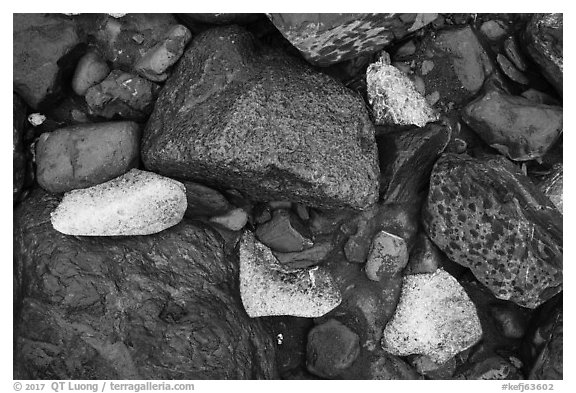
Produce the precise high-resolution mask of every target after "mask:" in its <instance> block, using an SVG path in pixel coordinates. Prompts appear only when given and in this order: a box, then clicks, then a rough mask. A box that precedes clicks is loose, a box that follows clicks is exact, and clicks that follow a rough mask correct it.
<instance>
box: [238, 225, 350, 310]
mask: <svg viewBox="0 0 576 393" xmlns="http://www.w3.org/2000/svg"><path fill="white" fill-rule="evenodd" d="M240 296H241V298H242V304H244V308H245V309H246V312H247V313H248V315H249V316H250V317H252V318H254V317H263V316H272V315H292V316H296V317H307V318H317V317H320V316H322V315H324V314H326V313H328V312H329V311H331V310H332V309H333V308H335V307H336V306H338V305H339V304H340V302H341V296H340V292H339V291H338V288H337V287H336V284H335V283H334V281H333V279H332V277H331V276H330V274H329V273H328V272H327V271H326V270H324V269H323V268H322V267H316V268H311V269H290V268H287V267H286V266H283V265H281V264H280V263H279V262H278V260H277V259H276V258H275V257H274V255H273V254H272V251H271V250H270V249H269V248H268V247H266V246H265V245H263V244H262V243H260V242H259V241H257V240H256V238H255V237H254V235H253V234H252V232H250V231H245V232H244V235H243V236H242V239H241V240H240Z"/></svg>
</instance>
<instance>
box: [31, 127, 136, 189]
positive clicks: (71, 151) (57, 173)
mask: <svg viewBox="0 0 576 393" xmlns="http://www.w3.org/2000/svg"><path fill="white" fill-rule="evenodd" d="M139 158H140V128H139V126H138V124H136V123H134V122H129V121H127V122H107V123H94V124H85V125H76V126H71V127H66V128H61V129H59V130H56V131H53V132H50V133H44V134H42V135H40V138H39V139H38V142H37V144H36V165H37V168H36V178H37V180H38V184H40V186H41V187H42V188H44V189H45V190H47V191H50V192H53V193H60V192H66V191H70V190H74V189H77V188H86V187H91V186H94V185H97V184H100V183H104V182H106V181H108V180H111V179H113V178H115V177H118V176H120V175H122V174H124V173H126V172H128V171H129V170H130V169H131V168H134V167H136V166H137V165H138V162H139Z"/></svg>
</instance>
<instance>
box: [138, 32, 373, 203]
mask: <svg viewBox="0 0 576 393" xmlns="http://www.w3.org/2000/svg"><path fill="white" fill-rule="evenodd" d="M142 159H143V161H144V165H145V166H146V168H148V169H149V170H152V171H155V172H158V173H161V174H164V175H167V176H174V177H177V178H182V179H189V180H194V179H202V180H204V181H206V182H208V183H214V184H215V185H221V186H226V187H228V188H235V189H237V190H239V191H241V192H243V193H245V194H246V196H247V197H250V198H253V199H255V200H290V201H294V202H302V203H304V204H305V205H308V206H316V207H331V208H336V207H348V208H356V209H363V208H366V207H367V206H369V205H370V204H372V203H374V202H375V201H376V199H377V194H378V180H377V179H378V175H379V168H378V163H377V156H376V145H375V143H374V128H373V126H372V124H371V123H370V120H369V118H368V113H367V111H366V108H365V107H364V104H363V102H362V100H361V99H360V97H358V96H356V95H354V94H353V93H352V92H351V91H349V90H347V89H346V88H344V87H343V86H342V85H340V84H338V83H337V82H336V81H334V80H333V79H331V78H330V77H328V76H325V75H323V74H321V73H318V72H316V71H313V70H312V69H311V68H310V67H308V66H306V65H305V64H303V63H300V62H298V61H296V60H295V59H292V58H290V57H288V56H286V55H284V54H281V53H280V52H273V51H270V50H267V49H265V48H261V47H258V45H257V42H256V41H255V40H254V38H253V37H252V36H251V35H250V33H248V32H247V31H245V30H244V29H242V28H240V27H238V26H230V27H222V28H214V29H210V30H208V31H206V32H204V33H202V34H200V35H199V36H197V37H195V38H194V40H193V41H192V44H191V45H190V46H189V47H188V49H187V50H186V52H185V54H184V55H183V57H182V58H181V60H180V61H179V62H178V64H177V66H176V68H175V69H174V73H173V75H172V76H171V77H170V78H169V80H168V81H167V82H166V86H165V87H164V89H162V92H161V94H160V97H159V98H158V101H157V102H156V105H155V108H154V111H153V113H152V115H151V116H150V119H149V121H148V123H147V125H146V128H145V130H144V135H143V140H142Z"/></svg>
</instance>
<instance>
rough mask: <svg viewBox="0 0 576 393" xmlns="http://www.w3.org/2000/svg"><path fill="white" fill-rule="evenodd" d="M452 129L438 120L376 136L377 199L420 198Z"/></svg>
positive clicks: (392, 201)
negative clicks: (378, 185) (378, 193)
mask: <svg viewBox="0 0 576 393" xmlns="http://www.w3.org/2000/svg"><path fill="white" fill-rule="evenodd" d="M450 137H451V130H450V128H448V127H445V126H440V125H437V124H428V125H426V126H425V127H424V128H413V129H411V130H407V131H398V132H390V133H382V134H380V135H377V136H376V143H377V145H378V156H379V158H380V168H381V169H380V199H381V200H382V201H385V202H386V203H406V202H409V201H416V200H418V199H420V198H422V195H423V194H425V192H426V191H427V188H428V180H429V179H430V173H431V172H432V166H433V165H434V162H436V160H437V159H438V157H439V156H440V154H442V152H443V151H444V149H445V148H446V146H448V143H449V142H450Z"/></svg>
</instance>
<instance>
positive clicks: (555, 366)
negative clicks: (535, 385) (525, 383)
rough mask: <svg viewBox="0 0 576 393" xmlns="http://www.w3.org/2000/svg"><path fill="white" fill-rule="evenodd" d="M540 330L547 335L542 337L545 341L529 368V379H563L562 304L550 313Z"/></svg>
mask: <svg viewBox="0 0 576 393" xmlns="http://www.w3.org/2000/svg"><path fill="white" fill-rule="evenodd" d="M542 331H543V332H547V333H548V334H547V337H543V338H544V339H545V343H544V346H543V348H542V350H541V352H540V354H539V355H538V357H537V359H536V362H535V363H534V365H533V366H532V369H531V370H530V375H529V379H563V375H564V374H563V371H562V368H563V364H564V350H563V346H564V317H563V311H562V305H560V307H559V308H558V309H556V310H554V312H553V313H551V315H550V317H549V318H548V321H547V326H545V327H544V329H543V330H542Z"/></svg>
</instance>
